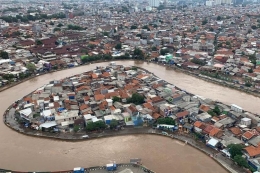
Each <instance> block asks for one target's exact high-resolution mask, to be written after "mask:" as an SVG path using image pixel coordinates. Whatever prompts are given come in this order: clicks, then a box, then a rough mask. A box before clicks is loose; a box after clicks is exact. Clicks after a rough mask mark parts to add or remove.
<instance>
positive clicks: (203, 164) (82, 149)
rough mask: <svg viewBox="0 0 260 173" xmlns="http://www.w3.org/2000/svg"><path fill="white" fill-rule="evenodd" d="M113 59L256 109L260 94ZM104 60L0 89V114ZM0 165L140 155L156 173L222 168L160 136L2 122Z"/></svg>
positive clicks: (65, 165) (69, 165)
mask: <svg viewBox="0 0 260 173" xmlns="http://www.w3.org/2000/svg"><path fill="white" fill-rule="evenodd" d="M116 63H117V64H122V65H136V66H140V67H143V68H145V69H147V70H149V71H151V72H153V73H154V74H156V75H157V76H158V77H160V78H162V79H164V80H166V81H168V82H170V83H172V84H174V85H176V86H178V87H180V88H183V89H184V90H186V91H188V92H190V93H193V94H197V95H201V96H204V97H207V98H211V99H214V100H218V101H222V102H224V103H227V104H232V103H234V104H237V105H239V106H241V107H243V108H244V109H245V110H248V111H251V112H254V113H260V112H259V109H258V108H259V103H260V98H257V97H254V96H251V95H248V94H245V93H242V92H239V91H236V90H231V89H229V88H225V87H221V86H218V85H215V84H212V83H208V82H205V81H202V80H199V79H196V78H194V77H191V76H188V75H186V74H183V73H177V72H175V71H173V70H167V69H166V68H165V67H162V66H159V65H156V64H152V63H150V64H147V63H139V62H133V61H117V62H116ZM106 65H108V63H99V64H91V65H89V66H80V67H77V68H73V69H68V70H64V71H59V72H55V73H50V74H46V75H43V76H39V77H37V78H34V79H32V80H29V81H26V82H24V83H22V84H19V85H17V86H14V87H12V88H10V89H8V90H5V91H3V92H1V93H0V98H1V102H0V108H1V109H0V114H1V115H2V114H3V113H4V111H5V109H6V108H7V107H8V106H9V105H10V104H12V103H13V102H14V101H15V100H17V99H20V98H22V97H23V96H24V95H26V94H28V93H30V92H31V91H33V90H35V89H36V88H38V87H40V86H42V85H44V84H46V83H48V82H49V81H50V80H54V79H62V78H64V77H68V76H71V75H74V74H78V73H82V72H84V71H89V70H92V69H94V68H95V67H96V66H106ZM0 139H1V143H0V153H1V158H0V168H5V169H12V170H20V171H51V170H52V171H54V170H67V169H73V167H77V166H82V167H89V166H96V165H105V164H107V163H109V162H110V161H116V162H117V163H120V162H121V163H122V162H128V161H129V159H130V158H142V160H143V163H144V164H145V165H146V166H147V167H149V168H150V169H152V170H154V171H156V172H159V173H174V172H185V173H188V172H200V173H203V172H205V173H211V172H212V173H213V172H214V173H222V172H223V173H224V172H227V171H226V170H224V169H223V168H222V167H221V166H220V165H218V164H217V163H216V162H214V161H213V160H212V159H211V158H209V156H207V155H205V154H203V153H201V152H199V151H198V150H196V149H194V148H192V147H190V146H188V145H181V144H180V142H178V141H176V140H172V139H169V138H165V137H160V136H151V135H137V136H132V135H130V136H118V137H111V138H103V139H95V140H90V141H82V142H76V143H74V142H62V141H56V140H49V139H41V138H34V137H29V136H25V135H21V134H18V133H17V132H15V131H12V130H10V129H9V128H8V127H6V126H5V125H4V123H1V125H0Z"/></svg>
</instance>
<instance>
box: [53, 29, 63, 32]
mask: <svg viewBox="0 0 260 173" xmlns="http://www.w3.org/2000/svg"><path fill="white" fill-rule="evenodd" d="M60 30H61V29H60V28H54V29H53V31H54V32H56V31H60Z"/></svg>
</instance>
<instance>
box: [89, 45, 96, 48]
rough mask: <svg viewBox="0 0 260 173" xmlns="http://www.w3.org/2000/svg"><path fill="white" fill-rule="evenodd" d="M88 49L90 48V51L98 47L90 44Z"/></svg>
mask: <svg viewBox="0 0 260 173" xmlns="http://www.w3.org/2000/svg"><path fill="white" fill-rule="evenodd" d="M88 47H89V48H90V49H94V48H95V47H96V45H94V44H89V45H88Z"/></svg>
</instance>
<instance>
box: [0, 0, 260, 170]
mask: <svg viewBox="0 0 260 173" xmlns="http://www.w3.org/2000/svg"><path fill="white" fill-rule="evenodd" d="M256 2H257V1H256ZM256 2H254V3H256ZM254 3H251V4H250V3H247V2H243V3H241V4H239V1H238V2H234V3H233V2H232V3H231V1H230V0H226V1H223V0H222V1H221V2H218V1H212V0H209V1H206V3H205V2H201V1H196V2H191V1H187V2H182V1H180V2H173V1H167V0H163V1H161V2H160V1H159V0H147V1H145V0H140V1H137V2H135V1H116V3H112V1H111V2H110V1H104V2H102V1H89V2H85V1H78V2H76V1H75V2H74V1H47V2H45V1H39V2H37V3H31V2H30V1H28V2H27V1H25V2H23V3H21V2H18V1H17V2H16V1H10V2H9V1H6V2H5V1H4V2H3V3H2V4H1V5H0V31H1V34H0V86H1V87H4V86H6V88H8V86H10V85H9V84H14V83H15V82H19V81H22V80H23V79H28V78H30V77H34V76H38V75H40V74H44V73H47V72H53V71H57V70H63V69H65V68H73V67H76V66H80V65H88V64H90V63H92V62H101V61H102V62H106V61H107V66H106V67H103V66H97V67H96V68H95V69H87V70H88V71H85V72H84V73H81V74H76V75H73V76H69V74H68V77H67V78H63V79H61V80H53V81H46V84H45V85H43V86H42V87H40V88H38V89H36V90H35V91H33V92H32V93H30V94H28V95H26V96H25V97H23V98H21V99H19V100H17V101H15V102H14V103H13V104H12V105H11V107H9V109H8V110H7V111H6V113H5V114H4V122H5V123H6V124H7V125H8V126H9V127H13V126H19V128H20V129H25V131H26V132H28V131H29V132H33V133H35V134H37V133H41V134H64V135H65V136H66V135H68V136H69V135H71V136H72V135H75V134H80V138H81V139H84V138H91V135H92V134H103V133H111V134H112V133H113V134H114V132H115V131H116V132H122V131H126V130H129V131H131V129H141V130H142V129H145V130H146V129H149V133H159V134H161V135H165V136H171V135H176V136H185V137H187V138H189V139H193V140H195V141H199V142H198V143H203V144H205V145H204V146H205V147H207V148H210V149H212V151H218V152H219V153H221V154H222V155H223V156H224V157H225V160H226V159H227V160H229V161H231V160H232V163H233V161H234V163H235V164H236V165H238V166H240V167H242V168H243V169H244V170H247V171H251V172H255V171H260V115H259V114H256V113H254V112H248V111H246V110H244V109H243V108H241V107H240V106H239V105H236V104H231V105H227V104H224V103H221V102H220V101H216V100H211V99H208V98H204V97H203V96H200V95H194V94H191V93H188V92H187V91H185V90H184V89H181V88H178V87H176V86H175V85H174V84H171V83H168V82H166V81H165V80H162V79H160V78H159V77H157V76H156V74H153V73H150V72H149V71H147V70H145V69H142V68H139V67H136V66H125V65H122V64H117V63H116V62H117V61H116V60H140V61H142V62H143V61H146V62H147V63H156V64H160V65H162V66H163V67H162V68H164V66H165V67H166V68H167V67H172V68H173V69H175V70H176V69H177V70H178V69H179V70H180V71H182V72H189V73H191V74H193V75H194V74H195V76H196V77H203V78H206V79H211V80H217V81H218V82H220V83H227V84H229V86H230V85H232V86H235V87H237V88H240V89H244V88H246V89H248V90H250V92H251V94H252V93H255V94H256V93H258V94H259V93H260V90H259V89H260V41H259V37H260V35H259V33H260V15H259V11H260V6H259V5H256V4H254ZM204 4H206V5H204ZM221 4H222V5H221ZM108 61H109V62H108ZM47 82H49V83H47ZM194 87H195V86H194ZM230 99H231V100H232V99H233V98H230ZM7 117H8V118H7ZM141 130H140V131H141ZM186 142H187V141H186ZM214 154H215V153H213V154H212V155H210V156H211V157H212V158H214V157H216V156H215V155H214ZM112 167H113V166H112Z"/></svg>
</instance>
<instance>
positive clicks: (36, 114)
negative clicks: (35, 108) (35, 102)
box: [33, 113, 41, 118]
mask: <svg viewBox="0 0 260 173" xmlns="http://www.w3.org/2000/svg"><path fill="white" fill-rule="evenodd" d="M39 116H41V114H40V113H35V114H33V118H36V117H39Z"/></svg>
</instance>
